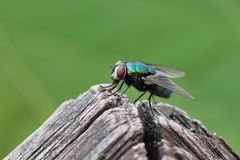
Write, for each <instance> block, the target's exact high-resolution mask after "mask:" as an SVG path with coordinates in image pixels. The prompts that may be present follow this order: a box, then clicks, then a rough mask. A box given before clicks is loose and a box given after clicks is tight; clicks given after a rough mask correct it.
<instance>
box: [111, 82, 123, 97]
mask: <svg viewBox="0 0 240 160" xmlns="http://www.w3.org/2000/svg"><path fill="white" fill-rule="evenodd" d="M123 84H124V81H123V82H122V83H121V85H120V87H119V88H118V89H117V90H116V91H115V92H113V93H112V94H111V95H113V94H115V93H117V92H118V91H120V90H121V89H122V86H123Z"/></svg>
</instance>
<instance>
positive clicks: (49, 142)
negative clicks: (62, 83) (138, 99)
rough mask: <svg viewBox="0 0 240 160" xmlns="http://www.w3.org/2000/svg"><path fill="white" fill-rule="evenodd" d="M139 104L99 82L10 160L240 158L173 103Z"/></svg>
mask: <svg viewBox="0 0 240 160" xmlns="http://www.w3.org/2000/svg"><path fill="white" fill-rule="evenodd" d="M154 108H155V109H154V116H153V115H152V112H151V111H150V109H149V106H148V103H147V102H142V103H139V104H138V105H137V106H136V105H134V104H133V103H132V102H131V101H130V100H129V99H128V98H127V97H126V96H120V95H111V93H108V92H102V91H101V88H100V87H99V85H96V86H93V87H91V88H90V90H89V91H87V92H85V93H83V94H82V95H80V96H79V97H77V98H75V99H71V100H68V101H65V102H64V103H63V104H61V105H60V106H59V107H58V109H57V110H56V111H55V112H54V113H53V114H52V115H51V116H50V117H49V118H48V119H47V120H46V121H45V122H44V123H43V124H42V125H41V126H40V127H39V128H38V129H37V130H36V131H35V132H33V133H32V134H31V135H30V136H29V137H27V139H26V140H24V141H23V142H22V143H21V144H20V145H19V146H18V147H16V148H15V149H14V150H13V151H12V152H11V153H10V154H9V155H7V156H6V157H5V160H16V159H17V160H25V159H26V160H32V159H47V160H53V159H72V160H80V159H86V160H100V159H111V160H112V159H113V160H114V159H122V160H127V159H130V160H135V159H139V160H147V159H164V160H168V159H169V160H171V159H226V160H228V159H231V160H235V159H239V156H238V155H237V154H235V153H234V152H233V151H232V149H231V148H230V147H229V146H228V145H227V144H226V143H225V141H224V140H223V139H221V138H218V137H216V136H215V135H212V134H210V133H209V132H208V131H207V129H206V128H205V127H204V126H203V125H202V124H201V123H200V122H199V121H197V120H194V119H192V118H191V117H189V116H188V115H187V113H185V112H184V111H182V110H180V109H178V108H177V107H173V106H170V105H168V104H161V103H160V104H156V105H154Z"/></svg>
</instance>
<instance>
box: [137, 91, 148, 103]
mask: <svg viewBox="0 0 240 160" xmlns="http://www.w3.org/2000/svg"><path fill="white" fill-rule="evenodd" d="M146 93H147V92H143V94H141V95H140V96H139V97H138V98H137V99H136V100H135V101H134V104H135V103H136V102H137V101H138V100H139V99H140V98H141V97H142V96H144V94H146Z"/></svg>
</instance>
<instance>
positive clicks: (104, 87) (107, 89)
mask: <svg viewBox="0 0 240 160" xmlns="http://www.w3.org/2000/svg"><path fill="white" fill-rule="evenodd" d="M100 87H101V91H112V90H113V89H114V88H116V87H117V85H116V84H115V83H112V84H110V85H108V86H102V85H100Z"/></svg>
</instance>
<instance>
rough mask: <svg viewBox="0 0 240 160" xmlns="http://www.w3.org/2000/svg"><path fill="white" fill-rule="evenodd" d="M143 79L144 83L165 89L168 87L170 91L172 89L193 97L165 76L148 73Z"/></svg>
mask: <svg viewBox="0 0 240 160" xmlns="http://www.w3.org/2000/svg"><path fill="white" fill-rule="evenodd" d="M143 79H144V80H145V83H146V84H156V85H159V86H162V87H164V88H166V89H169V90H170V91H173V92H175V93H177V94H179V95H181V96H184V97H187V98H190V99H194V97H193V96H191V95H190V94H189V93H188V92H187V91H185V90H184V89H182V88H181V87H179V86H177V85H176V84H175V83H174V82H173V81H172V80H170V79H169V78H167V77H164V76H161V75H158V76H155V75H150V76H147V77H144V78H143Z"/></svg>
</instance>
